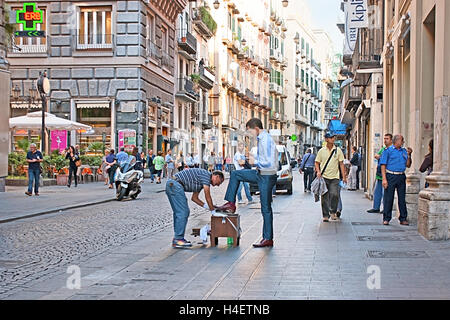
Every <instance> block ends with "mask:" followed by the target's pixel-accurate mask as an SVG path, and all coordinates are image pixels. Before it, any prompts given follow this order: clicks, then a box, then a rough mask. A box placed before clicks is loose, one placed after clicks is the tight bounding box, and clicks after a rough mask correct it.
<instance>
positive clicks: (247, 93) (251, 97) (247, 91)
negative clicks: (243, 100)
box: [245, 89, 255, 103]
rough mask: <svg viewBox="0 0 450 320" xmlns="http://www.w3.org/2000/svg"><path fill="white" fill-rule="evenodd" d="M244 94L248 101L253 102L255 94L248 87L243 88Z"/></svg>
mask: <svg viewBox="0 0 450 320" xmlns="http://www.w3.org/2000/svg"><path fill="white" fill-rule="evenodd" d="M245 96H246V97H247V99H248V100H249V102H251V103H254V102H255V94H254V93H253V91H251V90H250V89H245Z"/></svg>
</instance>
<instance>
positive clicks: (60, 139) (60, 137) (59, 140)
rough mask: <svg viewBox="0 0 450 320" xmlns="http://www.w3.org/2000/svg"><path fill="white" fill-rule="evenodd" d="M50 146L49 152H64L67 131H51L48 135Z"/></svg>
mask: <svg viewBox="0 0 450 320" xmlns="http://www.w3.org/2000/svg"><path fill="white" fill-rule="evenodd" d="M50 138H51V140H52V144H51V146H50V150H51V151H53V150H59V152H61V151H64V150H65V149H66V148H67V131H66V130H52V131H51V133H50Z"/></svg>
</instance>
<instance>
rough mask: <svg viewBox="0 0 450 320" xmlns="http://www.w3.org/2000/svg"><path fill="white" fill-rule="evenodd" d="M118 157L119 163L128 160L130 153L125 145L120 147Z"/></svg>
mask: <svg viewBox="0 0 450 320" xmlns="http://www.w3.org/2000/svg"><path fill="white" fill-rule="evenodd" d="M116 159H117V162H118V163H119V164H120V163H121V162H123V161H127V160H128V153H126V152H125V148H124V147H122V148H120V152H119V153H117V154H116Z"/></svg>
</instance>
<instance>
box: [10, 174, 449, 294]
mask: <svg viewBox="0 0 450 320" xmlns="http://www.w3.org/2000/svg"><path fill="white" fill-rule="evenodd" d="M300 178H301V177H300V175H299V174H298V173H295V180H294V182H295V183H294V195H293V196H287V195H281V194H280V195H278V196H277V197H276V198H275V199H274V234H275V238H274V241H275V246H274V247H273V248H272V249H270V248H264V249H254V248H253V247H252V244H253V243H254V242H256V241H258V240H260V236H261V228H262V219H261V213H260V210H259V204H258V205H251V206H245V205H244V206H242V207H240V208H239V209H238V212H239V213H240V214H241V228H242V238H241V244H240V247H237V248H233V247H227V245H226V239H225V238H221V239H220V240H219V246H218V247H216V248H212V247H210V246H209V244H208V245H206V246H203V245H201V244H198V241H199V238H193V237H192V236H189V234H190V231H191V229H192V228H193V227H201V226H203V225H205V224H206V223H208V221H209V214H208V213H206V212H205V214H203V215H200V216H198V217H196V218H191V219H190V221H189V224H188V228H187V231H188V232H187V238H188V239H190V240H192V241H193V244H194V246H193V248H191V249H186V250H176V249H172V248H171V247H170V243H171V239H172V232H173V231H172V227H167V228H165V229H164V230H163V231H161V232H158V233H155V234H153V235H151V236H146V237H143V238H140V239H137V240H136V241H135V242H132V243H130V244H127V245H124V246H120V247H116V248H112V249H111V250H108V252H105V253H102V254H100V255H98V256H96V257H93V258H90V259H85V260H83V261H81V262H79V263H78V266H79V267H80V270H81V289H68V288H67V287H66V281H67V278H68V277H69V274H67V273H66V271H67V270H66V268H67V267H65V268H61V269H62V270H60V273H59V275H57V276H52V277H51V278H49V279H42V280H41V282H40V283H36V284H34V285H33V286H31V287H28V288H26V289H25V290H23V291H21V292H17V293H15V294H14V295H12V296H10V297H8V299H92V300H94V299H450V241H447V242H428V241H426V240H424V239H423V238H422V237H421V236H420V235H419V234H418V233H417V231H416V227H414V226H400V225H399V223H398V220H396V219H394V220H393V221H392V222H391V225H390V226H383V225H382V224H381V223H382V218H381V216H380V215H379V214H368V213H366V209H368V208H370V202H369V201H368V200H367V199H365V197H364V194H363V192H348V191H343V192H342V197H343V206H344V210H343V213H342V221H341V222H330V223H322V222H321V210H320V203H319V202H317V203H315V202H314V200H313V196H312V195H311V194H305V193H303V188H302V187H301V186H300ZM161 201H162V205H167V203H166V202H167V201H166V199H162V200H161ZM72 264H73V263H72ZM369 267H370V268H369ZM373 270H375V271H376V274H373V272H374V271H373ZM378 271H379V272H378ZM369 277H370V279H375V280H374V281H373V282H371V281H369V282H370V283H373V284H375V285H376V284H377V279H378V280H379V284H380V287H379V288H378V289H369V288H368V279H369Z"/></svg>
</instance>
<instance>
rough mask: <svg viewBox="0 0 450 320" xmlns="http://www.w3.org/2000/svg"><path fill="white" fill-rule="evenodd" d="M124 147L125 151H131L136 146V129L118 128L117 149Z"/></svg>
mask: <svg viewBox="0 0 450 320" xmlns="http://www.w3.org/2000/svg"><path fill="white" fill-rule="evenodd" d="M122 147H123V148H125V152H130V153H131V152H132V151H133V148H134V147H136V130H132V129H124V130H119V150H120V148H122Z"/></svg>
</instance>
